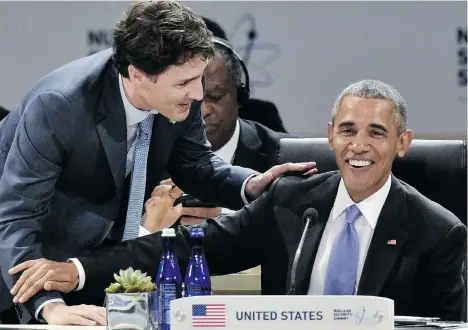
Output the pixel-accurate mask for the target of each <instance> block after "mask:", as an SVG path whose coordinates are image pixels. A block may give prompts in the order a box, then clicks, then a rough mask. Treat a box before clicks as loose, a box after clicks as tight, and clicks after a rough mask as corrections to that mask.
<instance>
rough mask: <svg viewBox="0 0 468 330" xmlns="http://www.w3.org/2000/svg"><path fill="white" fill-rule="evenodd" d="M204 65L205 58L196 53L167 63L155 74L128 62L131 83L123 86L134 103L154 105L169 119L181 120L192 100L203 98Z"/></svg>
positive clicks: (143, 106)
mask: <svg viewBox="0 0 468 330" xmlns="http://www.w3.org/2000/svg"><path fill="white" fill-rule="evenodd" d="M206 65H207V61H206V60H205V59H203V58H200V57H195V58H193V59H190V60H188V61H186V62H185V63H184V64H182V65H177V66H176V65H173V66H170V67H168V68H167V69H166V70H165V71H164V72H163V73H161V74H159V75H157V76H154V77H150V76H148V75H146V74H144V73H143V72H142V71H140V70H138V69H137V68H135V67H134V66H133V65H130V66H129V68H128V72H129V76H130V78H129V81H130V83H131V86H128V83H127V84H124V86H126V87H127V88H126V92H127V93H128V94H129V99H130V102H132V104H133V105H134V106H135V107H137V108H139V109H143V110H150V109H156V110H157V111H158V112H159V113H160V114H162V115H163V116H165V117H166V118H168V119H171V120H174V121H183V120H184V119H185V118H187V116H188V115H189V111H190V105H191V104H192V102H193V101H195V100H196V101H200V100H202V99H203V86H202V75H203V72H204V70H205V68H206ZM127 81H128V80H127ZM128 87H130V88H128Z"/></svg>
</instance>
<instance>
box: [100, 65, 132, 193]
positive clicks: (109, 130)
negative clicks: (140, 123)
mask: <svg viewBox="0 0 468 330" xmlns="http://www.w3.org/2000/svg"><path fill="white" fill-rule="evenodd" d="M96 127H97V132H98V134H99V137H100V139H101V143H102V146H103V148H104V152H105V153H106V157H107V161H108V162H109V167H110V169H111V172H112V177H113V178H114V183H115V188H116V190H117V197H118V200H120V199H121V197H122V186H123V182H124V179H125V166H126V158H127V157H126V156H127V126H126V119H125V109H124V106H123V102H122V97H121V95H120V90H119V81H118V75H117V72H116V71H115V69H114V67H113V66H112V65H109V67H108V69H107V74H106V76H105V77H104V88H103V90H102V94H101V101H100V103H99V108H98V116H97V126H96Z"/></svg>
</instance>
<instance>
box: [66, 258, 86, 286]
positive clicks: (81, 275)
mask: <svg viewBox="0 0 468 330" xmlns="http://www.w3.org/2000/svg"><path fill="white" fill-rule="evenodd" d="M70 261H71V262H73V263H74V264H75V267H76V269H77V270H78V279H79V280H80V281H79V282H78V286H77V287H76V288H75V290H73V291H80V290H81V289H83V287H84V285H85V281H86V274H85V271H84V268H83V265H82V264H81V262H80V261H79V260H78V259H77V258H70V259H68V260H67V262H70Z"/></svg>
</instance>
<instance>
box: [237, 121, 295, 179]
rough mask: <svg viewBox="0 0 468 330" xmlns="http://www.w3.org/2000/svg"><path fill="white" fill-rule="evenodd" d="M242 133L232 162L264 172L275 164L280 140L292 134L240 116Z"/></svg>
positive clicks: (290, 136)
mask: <svg viewBox="0 0 468 330" xmlns="http://www.w3.org/2000/svg"><path fill="white" fill-rule="evenodd" d="M239 123H240V134H239V143H238V144H237V149H236V153H235V156H234V160H233V162H232V164H234V165H237V166H242V167H247V168H251V169H254V170H256V171H258V172H260V173H263V172H265V171H267V170H268V169H270V168H271V167H272V166H274V156H275V152H276V147H277V145H278V142H279V140H280V139H282V138H292V137H295V136H293V135H292V134H286V133H279V132H275V131H273V130H271V129H269V128H268V127H265V126H263V125H262V124H260V123H257V122H255V121H251V120H245V119H241V118H239Z"/></svg>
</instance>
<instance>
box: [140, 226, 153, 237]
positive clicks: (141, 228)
mask: <svg viewBox="0 0 468 330" xmlns="http://www.w3.org/2000/svg"><path fill="white" fill-rule="evenodd" d="M151 234H152V232H150V231H149V230H148V229H146V228H145V227H143V226H140V232H139V235H138V237H142V236H146V235H151Z"/></svg>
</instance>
